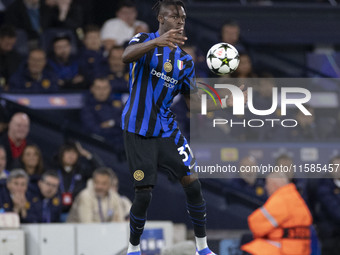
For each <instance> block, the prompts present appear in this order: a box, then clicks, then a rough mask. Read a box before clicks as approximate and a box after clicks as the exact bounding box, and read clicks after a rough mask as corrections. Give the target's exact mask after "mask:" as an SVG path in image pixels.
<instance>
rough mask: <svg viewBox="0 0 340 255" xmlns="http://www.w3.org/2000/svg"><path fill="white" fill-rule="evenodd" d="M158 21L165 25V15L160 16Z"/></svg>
mask: <svg viewBox="0 0 340 255" xmlns="http://www.w3.org/2000/svg"><path fill="white" fill-rule="evenodd" d="M157 19H158V22H159V23H160V24H162V25H163V24H164V16H163V15H158V17H157Z"/></svg>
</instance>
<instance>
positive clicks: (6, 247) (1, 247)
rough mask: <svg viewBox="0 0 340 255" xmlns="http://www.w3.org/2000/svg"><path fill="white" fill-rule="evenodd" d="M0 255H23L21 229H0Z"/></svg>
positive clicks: (23, 242) (23, 239)
mask: <svg viewBox="0 0 340 255" xmlns="http://www.w3.org/2000/svg"><path fill="white" fill-rule="evenodd" d="M0 255H25V238H24V231H22V230H0Z"/></svg>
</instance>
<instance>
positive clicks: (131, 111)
mask: <svg viewBox="0 0 340 255" xmlns="http://www.w3.org/2000/svg"><path fill="white" fill-rule="evenodd" d="M157 37H159V33H158V32H156V33H149V34H146V33H140V34H137V35H135V36H134V37H133V38H132V39H131V41H130V43H129V45H133V44H136V43H143V42H147V41H150V40H153V39H155V38H157ZM194 79H195V68H194V63H193V60H192V57H191V56H190V55H189V54H187V53H185V52H184V51H183V50H182V49H180V47H177V48H175V49H173V50H171V49H170V48H169V47H156V48H155V49H153V50H151V51H149V52H147V53H146V54H144V56H142V57H141V58H140V59H139V60H137V61H135V62H133V63H131V64H130V79H129V91H130V95H129V98H128V100H127V102H126V105H125V107H124V110H123V114H122V128H123V130H125V131H128V132H131V133H136V134H139V135H142V136H146V137H152V136H153V137H170V136H171V135H174V134H173V133H177V135H176V136H179V135H180V134H179V130H178V126H177V123H176V121H175V116H174V114H173V113H172V112H171V110H170V106H171V103H172V101H173V99H174V97H175V96H176V95H177V94H178V93H182V94H188V93H193V92H196V90H197V88H196V84H195V81H194Z"/></svg>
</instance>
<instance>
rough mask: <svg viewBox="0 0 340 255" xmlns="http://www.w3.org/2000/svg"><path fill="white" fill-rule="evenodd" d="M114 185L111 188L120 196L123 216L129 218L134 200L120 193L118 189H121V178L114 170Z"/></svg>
mask: <svg viewBox="0 0 340 255" xmlns="http://www.w3.org/2000/svg"><path fill="white" fill-rule="evenodd" d="M112 178H113V179H112V187H111V189H112V190H113V191H114V192H115V193H117V194H118V195H119V197H120V205H121V207H122V212H123V216H124V219H125V220H129V219H130V209H131V206H132V202H131V200H130V199H129V198H127V197H126V196H122V195H120V194H119V192H118V190H119V180H118V177H117V175H116V173H115V172H114V171H112Z"/></svg>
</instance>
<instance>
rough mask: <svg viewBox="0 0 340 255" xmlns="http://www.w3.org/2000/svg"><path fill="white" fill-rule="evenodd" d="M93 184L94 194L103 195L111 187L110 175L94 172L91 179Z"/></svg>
mask: <svg viewBox="0 0 340 255" xmlns="http://www.w3.org/2000/svg"><path fill="white" fill-rule="evenodd" d="M93 185H94V190H95V192H96V195H97V196H98V197H105V196H106V195H107V194H108V192H109V190H110V188H111V180H110V177H109V176H107V175H104V174H96V175H95V177H94V179H93Z"/></svg>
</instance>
